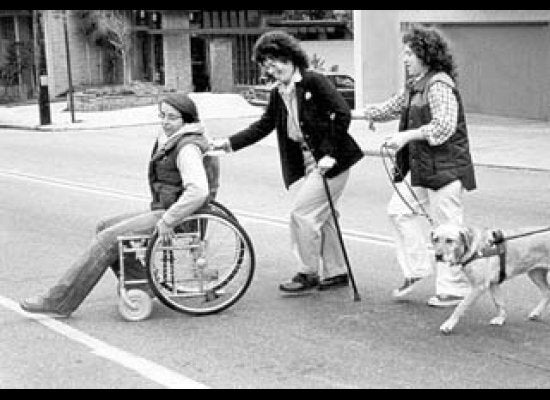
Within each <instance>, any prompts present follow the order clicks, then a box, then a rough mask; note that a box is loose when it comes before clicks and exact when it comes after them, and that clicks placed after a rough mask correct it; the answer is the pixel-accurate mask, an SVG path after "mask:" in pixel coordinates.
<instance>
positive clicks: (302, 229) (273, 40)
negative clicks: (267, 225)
mask: <svg viewBox="0 0 550 400" xmlns="http://www.w3.org/2000/svg"><path fill="white" fill-rule="evenodd" d="M253 54H254V59H255V61H256V62H258V63H259V64H260V65H261V67H262V69H263V70H264V72H265V73H266V74H268V75H269V76H270V77H272V78H274V79H275V81H276V85H275V87H274V88H273V89H272V90H271V94H270V99H269V103H268V105H267V107H266V110H265V112H264V114H263V115H262V116H261V118H260V119H259V120H258V121H257V122H255V123H253V124H251V125H250V126H249V127H248V128H246V129H244V130H243V131H241V132H238V133H236V134H234V135H232V136H230V137H228V138H223V139H217V140H215V141H214V142H213V150H219V149H223V150H225V151H238V150H240V149H242V148H244V147H247V146H250V145H252V144H254V143H256V142H258V141H259V140H261V139H263V138H264V137H266V136H267V135H269V134H270V133H271V132H272V131H273V130H276V131H277V139H278V145H279V154H280V157H281V167H282V173H283V180H284V184H285V186H286V188H287V189H289V187H290V186H291V185H293V189H294V188H295V189H296V190H295V191H294V194H295V196H294V204H293V207H292V210H291V214H290V234H291V243H292V251H293V253H294V254H295V256H296V257H297V266H296V269H297V273H296V275H295V276H294V277H293V278H292V279H290V280H289V281H287V282H284V283H282V284H281V285H280V286H279V289H280V290H281V291H283V292H287V293H297V292H303V291H307V290H310V289H312V288H319V289H328V288H333V287H338V286H347V285H348V284H349V283H348V281H349V279H350V277H349V276H348V274H347V272H346V269H345V263H344V261H345V260H344V258H343V249H342V248H341V247H340V245H339V238H338V233H337V230H336V226H335V224H334V220H333V218H332V216H331V208H330V204H329V201H328V197H327V193H325V188H324V181H323V179H324V178H326V181H327V184H328V188H329V189H328V190H329V192H330V195H331V197H332V199H333V202H336V201H337V200H338V199H339V198H340V196H341V195H342V192H343V190H344V188H345V186H346V183H347V181H348V178H349V173H350V171H349V170H350V167H351V166H352V165H353V164H355V163H356V162H357V161H359V160H360V159H361V157H362V156H363V154H362V152H361V149H360V148H359V146H358V145H357V144H356V143H355V141H354V140H353V139H352V137H351V136H350V135H349V133H348V127H349V124H350V122H351V113H350V110H349V107H348V106H347V104H346V102H345V101H344V99H343V98H342V96H341V95H340V94H339V93H338V92H337V91H336V89H335V88H334V87H333V86H332V85H331V83H330V82H329V81H328V80H327V79H326V78H325V77H324V76H323V75H321V74H319V73H317V72H313V71H309V70H307V68H308V64H309V63H308V58H307V55H306V54H305V52H304V51H303V49H302V48H301V47H300V44H299V42H298V40H296V39H295V38H294V37H293V36H291V35H289V34H287V33H286V32H282V31H271V32H267V33H265V34H263V35H262V36H261V37H260V38H259V39H258V41H257V42H256V44H255V46H254V53H253ZM320 271H322V272H321V273H319V272H320ZM320 277H322V278H324V279H323V280H321V279H320ZM352 283H353V282H352Z"/></svg>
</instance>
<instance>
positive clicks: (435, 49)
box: [403, 25, 458, 82]
mask: <svg viewBox="0 0 550 400" xmlns="http://www.w3.org/2000/svg"><path fill="white" fill-rule="evenodd" d="M403 44H406V45H408V46H409V47H410V48H411V50H412V51H413V52H414V54H415V55H416V56H417V57H418V58H419V59H420V60H422V62H424V64H426V65H427V66H428V68H429V69H430V70H432V71H436V72H445V73H447V74H448V75H449V76H450V77H451V78H452V79H453V80H454V81H455V82H456V80H457V78H458V72H457V70H456V64H455V61H454V59H453V56H452V54H451V53H450V51H449V46H448V44H447V41H446V40H445V39H444V37H443V35H442V34H441V32H439V31H438V30H437V29H436V28H433V27H424V26H420V25H413V26H412V27H411V29H410V30H409V31H408V32H406V33H405V34H404V35H403Z"/></svg>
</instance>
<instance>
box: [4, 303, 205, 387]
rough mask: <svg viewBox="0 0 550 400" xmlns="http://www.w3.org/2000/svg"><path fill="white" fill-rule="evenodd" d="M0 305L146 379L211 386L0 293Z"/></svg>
mask: <svg viewBox="0 0 550 400" xmlns="http://www.w3.org/2000/svg"><path fill="white" fill-rule="evenodd" d="M0 305H2V306H3V307H5V308H7V309H9V310H12V311H13V312H16V313H18V314H21V315H22V316H24V317H26V318H32V319H34V320H36V321H37V322H39V323H40V324H42V325H44V326H45V327H47V328H49V329H51V330H52V331H55V332H57V333H59V334H61V335H63V336H65V337H67V338H68V339H70V340H72V341H74V342H78V343H80V344H83V345H84V346H86V347H88V348H90V350H91V352H92V353H93V354H95V355H97V356H99V357H103V358H106V359H108V360H111V361H113V362H115V363H117V364H120V365H122V366H124V367H126V368H128V369H130V370H132V371H134V372H137V373H138V374H140V375H142V376H144V377H145V378H147V379H149V380H151V381H153V382H155V383H158V384H159V385H162V386H165V387H167V388H170V389H209V387H208V386H206V385H204V384H202V383H200V382H197V381H194V380H192V379H190V378H187V377H186V376H184V375H181V374H179V373H177V372H175V371H173V370H171V369H168V368H166V367H163V366H162V365H159V364H156V363H154V362H152V361H149V360H146V359H145V358H142V357H139V356H136V355H134V354H131V353H128V352H127V351H124V350H121V349H119V348H117V347H114V346H111V345H109V344H107V343H105V342H102V341H101V340H99V339H95V338H94V337H92V336H90V335H87V334H85V333H84V332H81V331H79V330H77V329H74V328H71V327H70V326H68V325H67V324H64V323H62V322H60V321H57V320H55V319H53V318H51V317H48V316H46V315H36V314H31V313H28V312H26V311H23V310H22V309H21V308H20V307H19V304H17V303H16V302H14V301H13V300H11V299H8V298H6V297H3V296H0Z"/></svg>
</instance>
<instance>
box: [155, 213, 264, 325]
mask: <svg viewBox="0 0 550 400" xmlns="http://www.w3.org/2000/svg"><path fill="white" fill-rule="evenodd" d="M175 232H176V235H175V237H174V238H173V239H172V241H171V243H170V244H164V243H161V240H159V238H158V234H157V233H155V234H154V235H153V236H152V237H151V240H150V241H149V244H148V246H147V251H146V256H145V259H146V263H147V268H146V271H147V279H148V280H149V284H150V285H151V288H152V290H153V292H154V293H155V294H156V296H157V297H158V299H159V300H160V301H161V302H162V303H164V304H165V305H166V306H168V307H170V308H171V309H173V310H176V311H179V312H183V313H188V314H192V315H208V314H214V313H218V312H220V311H222V310H225V309H227V308H228V307H230V306H231V305H233V304H234V303H235V302H236V301H237V300H239V299H240V298H241V297H242V296H243V294H244V293H245V292H246V290H247V289H248V287H249V285H250V283H251V281H252V277H253V275H254V269H255V255H254V249H253V247H252V242H251V240H250V238H249V236H248V234H247V233H246V231H245V230H244V229H243V228H242V227H241V225H240V224H239V223H238V222H237V220H236V219H235V218H234V217H233V218H232V217H231V215H228V214H226V213H223V211H221V209H220V210H219V211H215V210H212V209H210V210H201V211H199V212H198V213H195V214H193V215H191V216H189V217H187V218H185V219H184V220H183V221H182V223H181V224H180V225H178V227H176V229H175Z"/></svg>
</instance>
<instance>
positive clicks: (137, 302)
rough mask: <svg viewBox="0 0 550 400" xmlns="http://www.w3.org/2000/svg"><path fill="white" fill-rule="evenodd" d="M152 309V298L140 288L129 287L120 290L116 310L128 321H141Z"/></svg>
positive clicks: (147, 316)
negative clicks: (128, 288) (122, 290)
mask: <svg viewBox="0 0 550 400" xmlns="http://www.w3.org/2000/svg"><path fill="white" fill-rule="evenodd" d="M152 310H153V299H151V297H150V296H149V295H148V294H147V293H146V292H144V291H143V290H140V289H130V290H128V291H126V292H122V293H121V296H120V299H119V302H118V311H119V312H120V314H121V315H122V317H123V318H124V319H126V320H128V321H143V320H144V319H147V318H149V316H150V315H151V311H152Z"/></svg>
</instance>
